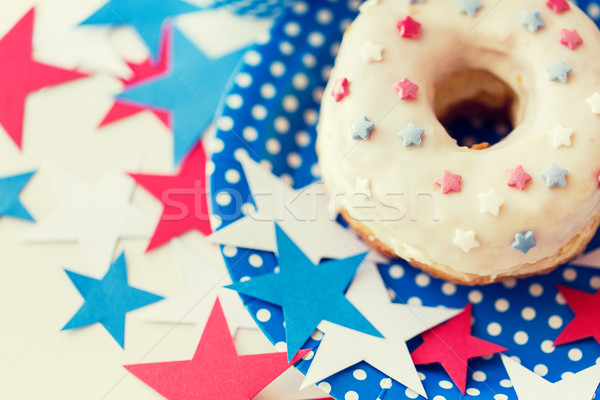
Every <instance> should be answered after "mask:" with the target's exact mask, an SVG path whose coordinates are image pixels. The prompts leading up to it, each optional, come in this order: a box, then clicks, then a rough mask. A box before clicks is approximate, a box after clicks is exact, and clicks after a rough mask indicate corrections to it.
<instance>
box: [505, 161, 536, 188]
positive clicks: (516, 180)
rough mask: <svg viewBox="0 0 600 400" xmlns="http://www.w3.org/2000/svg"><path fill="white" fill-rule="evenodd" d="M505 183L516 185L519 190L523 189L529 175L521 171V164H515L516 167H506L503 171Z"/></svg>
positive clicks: (511, 185)
mask: <svg viewBox="0 0 600 400" xmlns="http://www.w3.org/2000/svg"><path fill="white" fill-rule="evenodd" d="M504 173H505V175H506V184H507V185H508V186H510V187H516V188H517V189H519V190H525V185H526V184H527V182H529V181H530V180H531V175H529V174H528V173H527V172H525V171H523V166H521V165H517V167H516V168H514V169H510V168H508V169H507V170H506V171H505V172H504Z"/></svg>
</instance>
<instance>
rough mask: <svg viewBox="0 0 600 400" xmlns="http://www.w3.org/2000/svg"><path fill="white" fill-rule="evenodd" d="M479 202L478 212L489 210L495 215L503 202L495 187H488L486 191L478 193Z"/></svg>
mask: <svg viewBox="0 0 600 400" xmlns="http://www.w3.org/2000/svg"><path fill="white" fill-rule="evenodd" d="M479 203H480V205H479V212H482V213H485V212H489V213H490V214H492V215H493V216H494V217H497V216H498V214H499V213H500V207H501V206H502V205H503V204H504V198H503V197H501V196H500V195H498V192H496V189H495V188H490V190H488V191H487V192H486V193H479Z"/></svg>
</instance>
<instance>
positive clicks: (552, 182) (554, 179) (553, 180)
mask: <svg viewBox="0 0 600 400" xmlns="http://www.w3.org/2000/svg"><path fill="white" fill-rule="evenodd" d="M568 172H569V171H567V170H566V169H564V168H560V167H559V166H558V165H556V164H555V163H550V166H549V167H548V168H547V169H545V170H543V171H542V177H544V179H546V187H547V188H548V189H551V188H553V187H557V186H561V187H563V186H567V179H566V178H565V177H566V175H567V173H568Z"/></svg>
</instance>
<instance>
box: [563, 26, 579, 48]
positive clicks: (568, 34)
mask: <svg viewBox="0 0 600 400" xmlns="http://www.w3.org/2000/svg"><path fill="white" fill-rule="evenodd" d="M560 42H561V43H562V44H564V45H565V46H567V47H568V48H570V49H571V50H575V48H576V47H577V46H579V45H580V44H581V43H583V39H582V38H581V36H579V33H577V31H576V30H575V29H573V30H571V31H570V30H568V29H563V30H561V31H560Z"/></svg>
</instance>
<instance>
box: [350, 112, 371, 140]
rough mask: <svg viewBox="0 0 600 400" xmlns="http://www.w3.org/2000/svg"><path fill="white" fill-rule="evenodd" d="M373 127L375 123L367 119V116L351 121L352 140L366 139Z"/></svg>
mask: <svg viewBox="0 0 600 400" xmlns="http://www.w3.org/2000/svg"><path fill="white" fill-rule="evenodd" d="M373 128H375V124H374V123H372V122H371V121H369V120H368V119H367V117H365V116H362V117H360V118H359V119H357V120H356V122H353V123H352V125H351V126H350V129H351V131H352V139H354V140H359V139H363V140H368V139H369V136H371V131H372V130H373Z"/></svg>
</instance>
